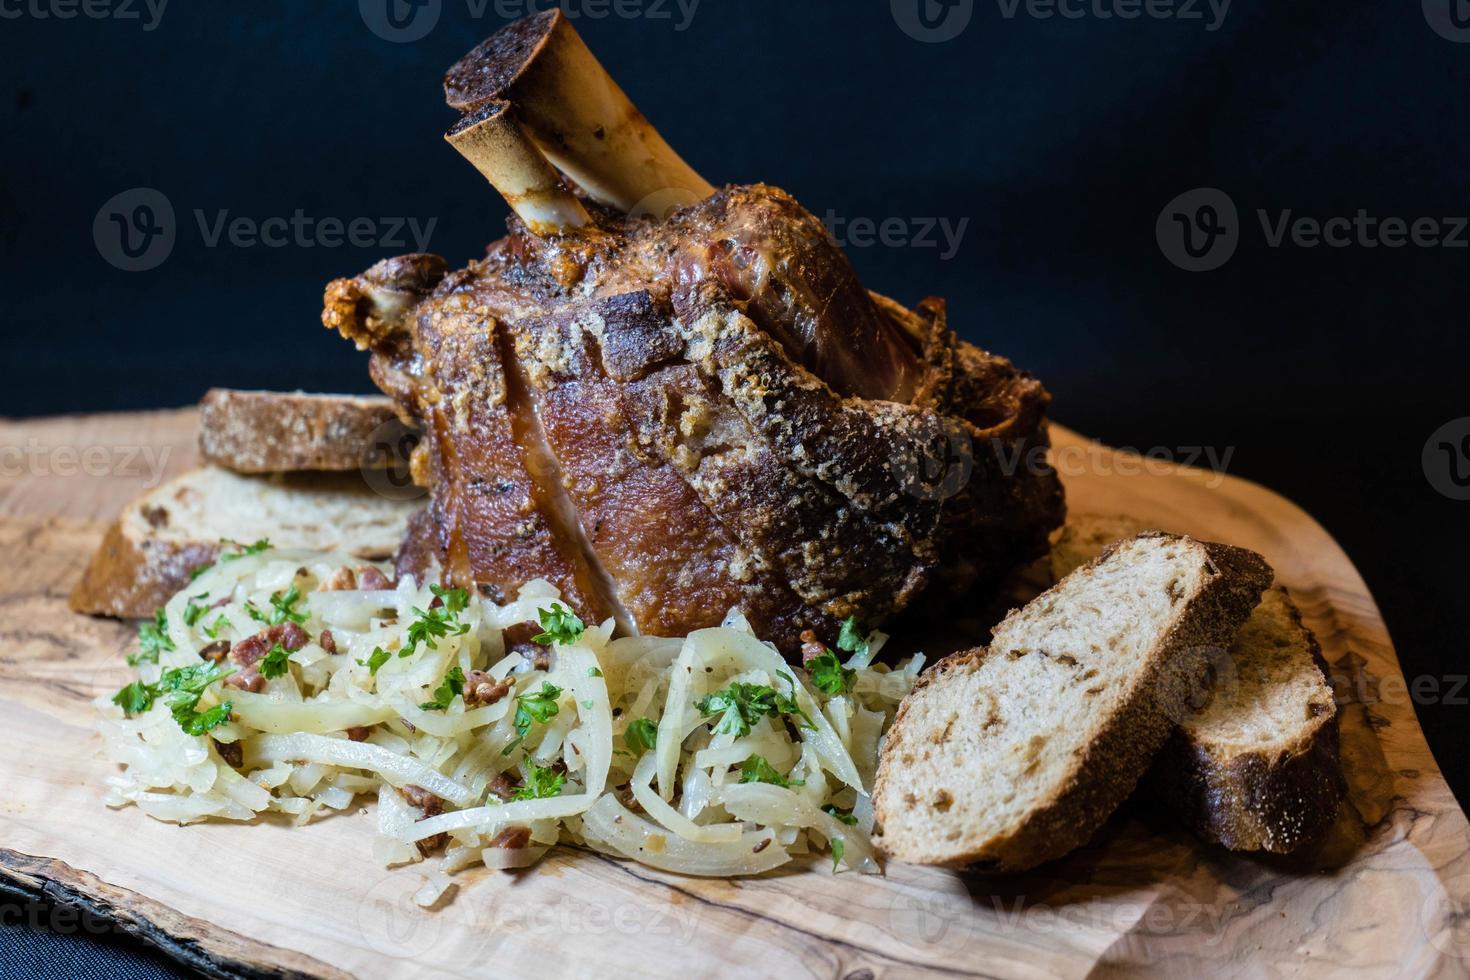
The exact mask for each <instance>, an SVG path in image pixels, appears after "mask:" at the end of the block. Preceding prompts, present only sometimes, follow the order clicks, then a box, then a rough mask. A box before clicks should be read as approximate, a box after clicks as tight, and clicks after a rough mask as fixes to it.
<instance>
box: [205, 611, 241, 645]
mask: <svg viewBox="0 0 1470 980" xmlns="http://www.w3.org/2000/svg"><path fill="white" fill-rule="evenodd" d="M227 626H228V627H230V628H231V629H233V628H234V626H235V624H234V623H232V622H230V621H229V619H228V618H226V616H225V614H224V613H220V614H219V617H218V618H216V619H215V621H214V622H212V623H210V624H209V625H208V626H206V627H204V632H205V633H206V634H208V636H209V638H210V639H211V640H217V639H219V635H220V633H222V632H223V631H224V629H225V627H227Z"/></svg>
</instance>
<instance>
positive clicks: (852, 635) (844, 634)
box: [837, 616, 868, 654]
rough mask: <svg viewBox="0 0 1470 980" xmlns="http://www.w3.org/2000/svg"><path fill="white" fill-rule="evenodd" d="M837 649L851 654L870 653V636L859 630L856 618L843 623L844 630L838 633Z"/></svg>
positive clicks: (847, 619) (852, 617) (848, 618)
mask: <svg viewBox="0 0 1470 980" xmlns="http://www.w3.org/2000/svg"><path fill="white" fill-rule="evenodd" d="M837 649H839V650H841V651H842V652H843V653H851V654H862V653H867V652H868V635H867V634H866V633H864V632H863V631H862V630H860V629H858V624H857V617H856V616H849V617H847V618H846V619H844V620H843V621H842V628H841V629H839V630H838V631H837Z"/></svg>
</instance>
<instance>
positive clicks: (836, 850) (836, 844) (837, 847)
mask: <svg viewBox="0 0 1470 980" xmlns="http://www.w3.org/2000/svg"><path fill="white" fill-rule="evenodd" d="M827 843H828V844H830V845H831V847H832V873H833V874H834V875H835V874H836V873H837V866H838V865H839V864H841V863H842V855H843V854H845V853H847V845H846V844H844V843H843V842H842V838H841V837H829V838H827Z"/></svg>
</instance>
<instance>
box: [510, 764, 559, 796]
mask: <svg viewBox="0 0 1470 980" xmlns="http://www.w3.org/2000/svg"><path fill="white" fill-rule="evenodd" d="M566 781H567V776H566V773H563V772H558V771H556V770H555V769H553V768H552V767H550V766H547V767H545V768H544V769H543V768H542V767H541V766H538V765H536V764H535V763H534V762H533V763H531V767H530V771H529V772H527V773H526V781H525V782H524V783H522V784H521V785H520V786H519V787H518V788H517V789H516V791H515V792H514V793H512V794H511V795H510V798H511V801H512V802H514V801H516V800H544V799H547V798H549V797H552V796H560V795H561V788H562V786H564V785H566Z"/></svg>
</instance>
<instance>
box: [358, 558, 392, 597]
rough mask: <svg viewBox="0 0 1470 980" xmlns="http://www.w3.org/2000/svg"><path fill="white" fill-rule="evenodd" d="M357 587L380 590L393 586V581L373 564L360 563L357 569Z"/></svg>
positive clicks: (370, 590)
mask: <svg viewBox="0 0 1470 980" xmlns="http://www.w3.org/2000/svg"><path fill="white" fill-rule="evenodd" d="M357 587H358V588H360V589H366V590H367V591H369V592H382V591H384V590H385V589H391V588H393V583H392V581H390V580H389V578H388V576H386V575H384V574H383V573H382V572H381V571H379V570H378V569H377V568H375V567H374V566H372V565H361V566H359V567H358V569H357Z"/></svg>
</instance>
